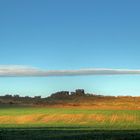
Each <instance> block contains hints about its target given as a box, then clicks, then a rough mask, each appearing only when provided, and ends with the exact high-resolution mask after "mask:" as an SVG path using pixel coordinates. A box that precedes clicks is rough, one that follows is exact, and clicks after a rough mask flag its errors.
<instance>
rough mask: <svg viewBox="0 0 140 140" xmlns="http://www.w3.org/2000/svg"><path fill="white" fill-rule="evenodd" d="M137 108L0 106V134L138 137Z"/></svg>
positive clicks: (81, 139) (84, 138) (139, 118)
mask: <svg viewBox="0 0 140 140" xmlns="http://www.w3.org/2000/svg"><path fill="white" fill-rule="evenodd" d="M139 130H140V110H101V109H100V110H95V109H83V108H81V109H80V108H70V107H69V108H47V107H42V108H39V107H17V108H15V107H14V108H10V107H8V108H7V107H6V108H0V138H1V139H2V138H6V140H10V139H14V140H16V139H21V140H22V139H48V140H55V139H56V140H59V139H61V140H63V139H72V140H73V139H75V140H76V139H78V140H90V139H92V140H93V139H97V140H98V139H99V140H100V139H108V140H109V139H110V140H113V139H114V140H115V139H117V140H118V139H140V131H139Z"/></svg>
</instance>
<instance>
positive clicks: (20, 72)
mask: <svg viewBox="0 0 140 140" xmlns="http://www.w3.org/2000/svg"><path fill="white" fill-rule="evenodd" d="M79 75H140V70H132V69H105V68H102V69H98V68H92V69H79V70H41V69H38V68H34V67H28V66H18V65H1V66H0V77H48V76H79Z"/></svg>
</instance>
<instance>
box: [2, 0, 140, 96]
mask: <svg viewBox="0 0 140 140" xmlns="http://www.w3.org/2000/svg"><path fill="white" fill-rule="evenodd" d="M139 5H140V1H139V0H114V1H112V0H106V1H105V0H67V1H66V0H59V1H58V0H24V1H19V0H12V1H11V0H1V1H0V56H1V57H0V64H1V65H29V66H33V67H39V68H41V69H46V70H61V69H65V70H67V69H79V68H120V69H121V68H122V69H124V68H126V69H140V61H139V60H140V55H139V53H140V39H139V36H140V18H139V15H140V8H139ZM139 83H140V76H133V75H131V76H77V77H67V76H66V77H44V78H35V77H34V78H29V77H28V78H0V94H1V95H3V94H6V93H11V94H20V95H30V96H34V95H42V96H48V95H49V94H50V93H52V92H55V91H58V90H70V91H72V90H74V89H76V88H84V89H85V90H86V91H87V92H96V93H100V94H104V95H140V86H139Z"/></svg>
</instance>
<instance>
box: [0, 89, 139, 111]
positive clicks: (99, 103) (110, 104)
mask: <svg viewBox="0 0 140 140" xmlns="http://www.w3.org/2000/svg"><path fill="white" fill-rule="evenodd" d="M4 106H10V107H14V106H49V107H55V106H57V107H58V106H59V107H84V108H94V109H96V108H100V109H108V108H112V109H121V108H122V109H140V97H132V96H117V97H115V96H103V95H96V94H91V93H85V91H84V90H83V89H77V90H75V92H69V91H59V92H56V93H53V94H51V96H49V97H45V98H42V97H41V96H35V97H29V96H25V97H20V96H19V95H14V96H12V95H5V96H0V107H4Z"/></svg>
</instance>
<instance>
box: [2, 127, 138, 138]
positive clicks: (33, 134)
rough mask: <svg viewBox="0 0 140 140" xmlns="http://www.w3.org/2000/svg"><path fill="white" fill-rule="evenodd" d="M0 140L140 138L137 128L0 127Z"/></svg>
mask: <svg viewBox="0 0 140 140" xmlns="http://www.w3.org/2000/svg"><path fill="white" fill-rule="evenodd" d="M0 140H140V131H139V130H84V129H83V128H79V129H75V128H68V129H67V128H62V127H61V128H58V127H57V128H0Z"/></svg>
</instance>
